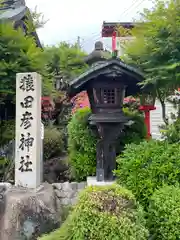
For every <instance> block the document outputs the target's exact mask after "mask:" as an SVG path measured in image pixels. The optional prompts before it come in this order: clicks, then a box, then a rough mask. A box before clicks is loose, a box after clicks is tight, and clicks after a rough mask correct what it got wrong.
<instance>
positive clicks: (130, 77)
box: [69, 57, 144, 97]
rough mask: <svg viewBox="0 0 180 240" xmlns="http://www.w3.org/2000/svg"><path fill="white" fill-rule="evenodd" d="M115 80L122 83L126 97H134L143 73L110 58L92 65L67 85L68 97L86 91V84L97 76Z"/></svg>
mask: <svg viewBox="0 0 180 240" xmlns="http://www.w3.org/2000/svg"><path fill="white" fill-rule="evenodd" d="M102 75H103V76H105V77H109V78H112V80H113V78H116V79H117V81H118V80H119V81H122V82H123V83H124V84H125V85H127V88H126V96H130V95H134V94H136V93H138V92H140V86H139V85H137V84H138V83H139V82H141V81H142V80H143V79H144V76H143V73H142V72H140V71H139V70H138V69H136V68H134V67H132V66H129V65H127V64H126V63H124V62H123V61H121V60H120V59H118V58H112V57H111V58H110V59H106V60H104V61H101V62H99V63H98V64H96V65H95V64H94V65H92V66H91V67H90V68H89V69H88V70H87V71H86V72H85V73H83V74H81V75H80V76H79V77H77V78H75V79H74V80H73V81H71V82H70V84H69V96H70V97H73V96H75V95H76V94H78V93H79V92H81V91H83V90H87V89H88V83H89V82H90V81H93V80H95V79H97V78H98V77H99V76H102Z"/></svg>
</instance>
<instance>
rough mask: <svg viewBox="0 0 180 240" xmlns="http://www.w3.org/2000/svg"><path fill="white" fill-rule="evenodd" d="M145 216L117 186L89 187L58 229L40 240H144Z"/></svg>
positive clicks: (125, 191) (132, 198) (122, 189)
mask: <svg viewBox="0 0 180 240" xmlns="http://www.w3.org/2000/svg"><path fill="white" fill-rule="evenodd" d="M147 237H148V231H147V229H146V228H145V220H144V213H143V210H142V208H141V207H140V206H139V204H138V203H137V202H136V200H135V198H134V196H133V194H132V193H131V192H130V191H128V190H126V189H124V188H122V187H119V186H118V185H112V186H103V187H88V188H87V189H85V190H84V191H83V192H82V193H81V195H80V199H79V202H78V204H77V205H76V206H75V208H74V209H73V211H72V212H71V213H70V215H69V216H68V218H67V219H66V221H65V222H64V224H63V225H62V226H61V228H60V229H59V230H57V231H55V232H54V233H51V234H50V235H49V236H46V237H42V238H41V240H56V239H57V240H59V239H63V240H85V239H89V240H104V239H106V240H130V239H131V240H137V239H138V240H147Z"/></svg>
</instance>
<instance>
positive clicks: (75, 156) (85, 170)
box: [68, 107, 146, 181]
mask: <svg viewBox="0 0 180 240" xmlns="http://www.w3.org/2000/svg"><path fill="white" fill-rule="evenodd" d="M124 112H125V114H126V115H127V116H128V117H130V119H132V120H133V121H134V124H132V125H131V126H126V127H125V131H124V136H123V137H121V138H119V140H118V141H117V152H121V151H122V149H123V148H124V146H125V144H127V143H131V142H135V143H139V142H140V141H141V140H142V139H144V138H145V136H146V127H145V125H144V118H143V117H142V116H141V115H140V114H139V113H138V112H136V111H134V112H129V111H128V109H127V108H126V109H124ZM90 113H91V111H90V109H89V108H88V107H87V108H82V109H79V110H77V111H76V112H75V113H74V114H73V116H72V119H71V121H70V122H69V125H68V136H69V139H68V146H69V147H68V148H69V160H70V164H71V167H72V173H73V176H74V177H75V179H76V180H78V181H79V180H85V179H86V177H87V176H93V175H95V171H96V142H97V134H96V132H93V131H92V129H91V128H90V125H89V123H88V118H89V116H90Z"/></svg>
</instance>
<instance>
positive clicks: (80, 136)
mask: <svg viewBox="0 0 180 240" xmlns="http://www.w3.org/2000/svg"><path fill="white" fill-rule="evenodd" d="M90 113H91V112H90V109H89V108H82V109H79V110H78V111H76V112H75V113H74V115H73V116H72V119H71V121H70V122H69V124H68V151H69V161H70V165H71V171H72V175H73V176H74V178H75V179H76V180H77V181H80V180H84V179H85V178H86V176H91V175H94V174H95V172H96V142H97V140H96V137H95V135H94V134H93V132H92V131H91V129H90V126H89V125H88V118H89V115H90Z"/></svg>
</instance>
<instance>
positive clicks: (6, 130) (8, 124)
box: [0, 120, 15, 146]
mask: <svg viewBox="0 0 180 240" xmlns="http://www.w3.org/2000/svg"><path fill="white" fill-rule="evenodd" d="M0 131H1V132H0V134H1V136H0V146H4V145H6V144H8V143H9V142H10V141H11V140H13V139H14V137H15V121H14V120H9V121H0Z"/></svg>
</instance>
